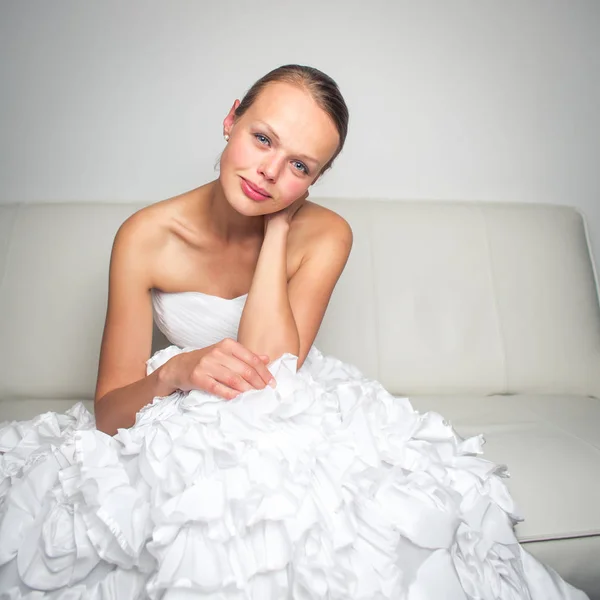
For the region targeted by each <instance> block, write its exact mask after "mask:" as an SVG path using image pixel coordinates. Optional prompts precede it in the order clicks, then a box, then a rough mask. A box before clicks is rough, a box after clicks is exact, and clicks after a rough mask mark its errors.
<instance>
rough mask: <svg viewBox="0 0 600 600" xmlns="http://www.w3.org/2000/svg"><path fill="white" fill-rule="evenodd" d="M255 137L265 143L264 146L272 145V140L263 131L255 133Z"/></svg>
mask: <svg viewBox="0 0 600 600" xmlns="http://www.w3.org/2000/svg"><path fill="white" fill-rule="evenodd" d="M254 137H255V138H256V139H257V140H258V141H259V142H260V143H261V144H262V145H263V146H270V145H271V140H270V139H269V138H268V137H267V136H266V135H263V134H262V133H255V134H254Z"/></svg>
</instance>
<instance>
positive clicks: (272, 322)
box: [238, 212, 352, 368]
mask: <svg viewBox="0 0 600 600" xmlns="http://www.w3.org/2000/svg"><path fill="white" fill-rule="evenodd" d="M292 216H293V215H292ZM323 216H324V217H325V218H324V219H319V221H320V226H319V228H318V231H314V232H312V233H311V234H310V236H309V237H310V239H308V240H306V241H305V244H303V245H306V246H307V250H306V251H305V252H304V255H303V257H302V261H301V264H300V266H299V267H298V269H297V271H296V272H295V273H294V275H293V276H292V277H291V278H290V280H289V281H288V280H287V250H288V237H289V233H290V217H289V215H288V216H287V218H286V217H285V216H284V215H277V216H274V217H271V218H269V221H268V222H267V224H266V229H265V237H264V241H263V244H262V248H261V251H260V255H259V258H258V262H257V265H256V270H255V272H254V277H253V279H252V285H251V286H250V291H249V293H248V299H247V300H246V305H245V307H244V311H243V313H242V318H241V321H240V327H239V331H238V341H239V342H240V343H241V344H242V345H243V346H245V347H246V348H248V349H249V350H251V351H252V352H255V353H258V354H264V355H267V356H269V357H270V358H271V360H274V359H276V358H278V357H280V356H281V355H282V354H284V353H286V352H289V353H290V354H293V355H295V356H297V357H298V368H300V366H301V365H302V363H303V362H304V360H305V358H306V355H307V354H308V351H309V350H310V347H311V346H312V343H313V341H314V339H315V337H316V335H317V332H318V331H319V327H320V325H321V321H322V320H323V316H324V315H325V310H326V309H327V305H328V303H329V299H330V298H331V293H332V292H333V288H334V287H335V284H336V283H337V280H338V279H339V276H340V275H341V273H342V271H343V269H344V266H345V264H346V261H347V259H348V255H349V254H350V249H351V247H352V231H351V229H350V227H349V225H348V224H347V223H346V221H345V220H344V219H342V218H341V217H340V216H339V215H336V214H335V213H329V212H328V213H327V214H326V215H323Z"/></svg>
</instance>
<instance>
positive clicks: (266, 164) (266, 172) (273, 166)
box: [258, 154, 282, 182]
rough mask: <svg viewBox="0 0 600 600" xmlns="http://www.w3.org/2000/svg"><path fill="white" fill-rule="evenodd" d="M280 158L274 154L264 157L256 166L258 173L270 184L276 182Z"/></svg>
mask: <svg viewBox="0 0 600 600" xmlns="http://www.w3.org/2000/svg"><path fill="white" fill-rule="evenodd" d="M281 166H282V158H281V157H278V156H276V155H275V154H270V155H269V156H265V157H264V160H263V161H262V162H261V163H260V165H259V166H258V173H259V174H260V175H262V176H263V177H264V178H265V179H267V180H268V181H270V182H275V181H277V179H278V177H279V173H280V172H281Z"/></svg>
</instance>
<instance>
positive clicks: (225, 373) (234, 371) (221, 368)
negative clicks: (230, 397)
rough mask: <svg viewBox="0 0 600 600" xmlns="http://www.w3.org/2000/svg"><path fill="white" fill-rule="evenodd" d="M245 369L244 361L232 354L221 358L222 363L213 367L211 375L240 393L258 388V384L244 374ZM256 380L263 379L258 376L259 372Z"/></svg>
mask: <svg viewBox="0 0 600 600" xmlns="http://www.w3.org/2000/svg"><path fill="white" fill-rule="evenodd" d="M243 370H244V363H242V362H241V361H239V360H237V359H235V358H233V357H231V356H224V357H222V358H221V359H220V364H219V365H215V367H214V368H213V369H212V371H211V376H212V377H213V379H215V380H216V381H218V382H219V383H222V384H223V385H225V386H226V387H228V388H231V389H232V390H236V391H237V392H238V393H241V392H249V391H250V390H254V389H256V386H254V385H253V383H252V382H250V381H248V380H247V379H246V378H245V377H244V376H243ZM256 380H257V381H259V382H261V381H262V380H261V379H260V377H258V374H257V375H256ZM263 387H264V386H263Z"/></svg>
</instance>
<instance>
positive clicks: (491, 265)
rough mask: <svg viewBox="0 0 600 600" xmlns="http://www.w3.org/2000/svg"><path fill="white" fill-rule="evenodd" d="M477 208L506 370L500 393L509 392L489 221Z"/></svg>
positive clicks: (479, 208)
mask: <svg viewBox="0 0 600 600" xmlns="http://www.w3.org/2000/svg"><path fill="white" fill-rule="evenodd" d="M476 208H477V211H478V212H479V216H480V219H481V222H482V224H483V234H484V238H485V245H486V250H487V255H488V276H489V279H490V286H491V288H492V302H493V305H494V309H495V313H496V328H497V331H498V336H499V338H500V349H501V351H502V365H503V370H504V390H503V391H502V392H500V393H502V394H507V393H508V390H509V389H510V386H509V377H508V360H507V357H506V340H505V335H504V328H503V323H502V318H501V314H500V312H501V311H500V303H499V300H498V295H497V294H498V290H497V287H496V279H495V268H494V256H493V253H492V244H491V242H490V236H489V228H488V222H487V219H486V216H485V213H484V211H483V208H482V207H481V206H478V207H476Z"/></svg>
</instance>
